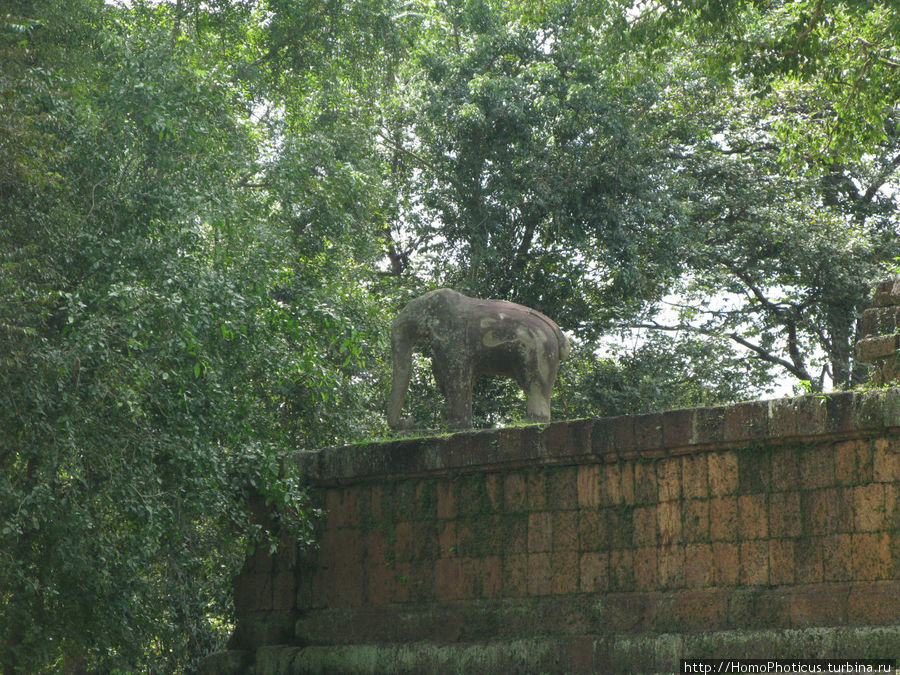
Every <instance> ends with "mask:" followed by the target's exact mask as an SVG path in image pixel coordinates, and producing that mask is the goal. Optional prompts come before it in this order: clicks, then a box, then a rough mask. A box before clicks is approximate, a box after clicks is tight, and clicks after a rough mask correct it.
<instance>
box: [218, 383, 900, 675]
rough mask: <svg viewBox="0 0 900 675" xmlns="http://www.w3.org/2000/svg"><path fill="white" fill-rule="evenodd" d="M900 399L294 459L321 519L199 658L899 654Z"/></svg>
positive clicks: (886, 394)
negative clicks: (221, 646) (313, 537)
mask: <svg viewBox="0 0 900 675" xmlns="http://www.w3.org/2000/svg"><path fill="white" fill-rule="evenodd" d="M898 429H900V389H881V390H872V391H868V392H861V393H836V394H830V395H824V396H806V397H800V398H795V399H783V400H775V401H762V402H751V403H742V404H737V405H733V406H727V407H718V408H703V409H694V410H677V411H670V412H665V413H659V414H649V415H639V416H629V417H617V418H608V419H597V420H583V421H575V422H559V423H553V424H550V425H547V426H545V427H537V426H535V427H522V428H512V429H504V430H496V431H482V432H474V433H463V434H455V435H452V436H446V437H438V438H425V439H415V440H405V441H397V442H393V443H384V444H372V445H365V446H355V447H346V448H330V449H325V450H322V451H319V452H315V453H302V454H298V455H297V456H296V457H295V461H296V462H298V463H299V464H300V466H301V467H302V468H303V471H304V473H305V475H306V476H307V477H308V479H309V481H310V484H311V485H312V486H313V488H314V491H315V494H316V498H317V499H318V500H319V501H320V503H321V505H322V506H323V507H324V509H325V512H326V516H325V518H324V520H323V522H322V523H321V524H320V525H321V537H320V541H319V550H318V552H316V553H314V554H308V555H306V556H305V557H304V556H298V554H297V551H296V546H295V545H292V542H290V540H289V539H286V540H285V542H284V546H283V547H282V550H281V551H280V552H279V553H277V554H276V555H275V556H270V555H268V553H267V551H258V552H257V553H256V554H255V555H254V556H252V557H251V558H250V559H249V560H248V561H247V564H246V567H245V569H244V571H243V572H242V573H241V575H240V576H239V577H238V578H237V579H236V581H235V605H236V609H237V614H238V626H237V629H236V631H235V634H234V637H233V640H232V645H231V647H232V650H231V651H229V652H225V653H222V654H218V655H215V656H213V657H212V658H210V659H209V660H208V661H207V664H206V668H207V671H208V672H218V673H227V672H256V673H272V674H276V673H277V674H279V675H283V674H285V673H301V672H304V673H305V672H372V673H375V672H378V673H381V672H482V673H483V672H496V673H510V672H523V673H525V672H604V673H606V672H673V671H675V670H677V669H678V659H679V658H685V657H773V656H779V657H805V658H810V657H816V656H820V657H843V658H848V657H862V656H868V657H886V656H896V655H897V654H898V653H900V576H898V570H900V530H898V526H900V492H898V488H900V482H898V481H900V436H898V435H897V431H898Z"/></svg>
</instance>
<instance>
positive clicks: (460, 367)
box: [432, 355, 474, 429]
mask: <svg viewBox="0 0 900 675" xmlns="http://www.w3.org/2000/svg"><path fill="white" fill-rule="evenodd" d="M432 368H433V370H434V379H435V382H436V383H437V385H438V388H439V389H440V390H441V393H442V394H443V395H444V398H445V399H446V401H447V426H448V427H450V428H451V429H470V428H471V427H472V388H473V385H474V375H473V368H472V367H471V365H468V364H465V363H462V364H461V363H451V362H450V361H449V359H446V358H443V357H439V356H437V355H435V356H434V357H433V358H432Z"/></svg>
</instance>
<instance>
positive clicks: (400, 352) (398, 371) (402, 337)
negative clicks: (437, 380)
mask: <svg viewBox="0 0 900 675" xmlns="http://www.w3.org/2000/svg"><path fill="white" fill-rule="evenodd" d="M412 348H413V336H412V335H410V331H409V330H407V329H406V327H405V326H404V325H403V324H401V323H399V322H397V323H395V324H394V326H393V327H392V328H391V357H392V359H393V364H394V373H393V379H392V381H391V397H390V400H389V401H388V410H387V421H388V426H389V427H390V428H391V429H396V428H397V427H398V426H399V424H400V410H401V408H402V407H403V399H404V398H406V390H407V389H408V388H409V378H410V375H411V374H412Z"/></svg>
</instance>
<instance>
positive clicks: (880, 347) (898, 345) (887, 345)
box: [856, 333, 900, 362]
mask: <svg viewBox="0 0 900 675" xmlns="http://www.w3.org/2000/svg"><path fill="white" fill-rule="evenodd" d="M898 349H900V334H898V333H894V334H891V335H878V336H875V337H869V338H865V339H863V340H860V341H859V342H857V343H856V358H857V359H858V360H860V361H866V362H871V361H877V360H878V359H884V358H887V357H889V356H893V355H894V354H895V353H896V351H897V350H898Z"/></svg>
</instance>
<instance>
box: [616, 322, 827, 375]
mask: <svg viewBox="0 0 900 675" xmlns="http://www.w3.org/2000/svg"><path fill="white" fill-rule="evenodd" d="M627 327H628V328H647V329H650V330H664V331H671V332H677V331H687V332H690V333H697V334H699V335H708V336H710V337H726V338H728V339H729V340H732V341H733V342H736V343H737V344H739V345H741V346H742V347H746V348H747V349H749V350H750V351H752V352H753V353H755V354H756V355H757V356H758V357H759V358H761V359H762V360H763V361H766V362H768V363H771V364H773V365H776V366H781V367H782V368H784V369H785V370H787V371H788V372H789V373H790V374H791V375H794V376H795V377H796V378H797V379H800V380H809V381H810V382H812V381H813V378H812V377H811V376H810V374H809V372H808V371H807V370H806V367H805V366H802V365H801V366H799V367H798V366H797V365H796V364H794V363H791V362H790V361H787V360H785V359H782V358H781V357H779V356H776V355H775V354H772V353H771V352H770V351H768V350H767V349H765V348H764V347H760V346H759V345H757V344H754V343H753V342H750V341H749V340H747V339H746V338H744V337H743V336H742V335H739V334H738V333H734V332H729V333H718V332H716V331H713V330H709V329H706V328H698V327H697V326H686V325H679V326H665V325H663V324H660V323H656V322H653V323H637V324H629V325H628V326H627Z"/></svg>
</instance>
